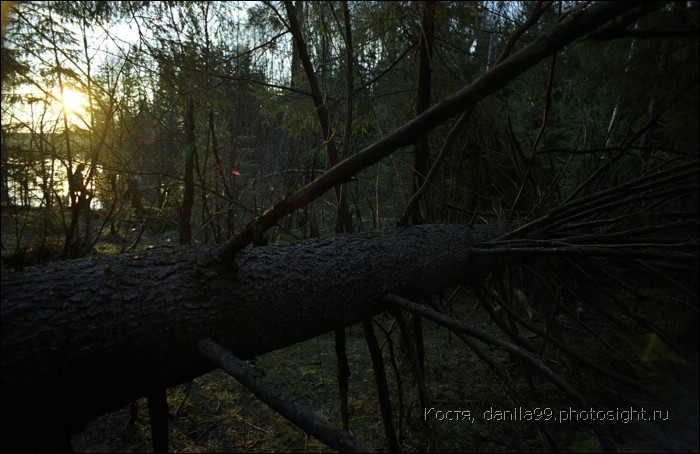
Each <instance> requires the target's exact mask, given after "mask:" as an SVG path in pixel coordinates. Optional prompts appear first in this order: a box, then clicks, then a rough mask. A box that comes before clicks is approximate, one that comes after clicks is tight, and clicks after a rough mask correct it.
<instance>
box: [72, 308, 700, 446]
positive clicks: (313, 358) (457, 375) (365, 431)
mask: <svg viewBox="0 0 700 454" xmlns="http://www.w3.org/2000/svg"><path fill="white" fill-rule="evenodd" d="M466 309H467V310H469V308H466ZM377 321H378V322H379V323H382V324H383V325H384V326H385V328H387V327H389V326H390V323H391V320H390V318H389V317H388V316H386V317H378V318H377ZM424 330H425V343H426V360H427V361H426V370H427V371H428V377H427V378H428V385H429V389H430V395H431V399H432V406H433V407H434V408H435V410H434V411H433V412H432V413H431V416H429V417H428V419H431V418H432V423H433V424H432V430H433V432H432V433H431V432H430V430H431V429H430V428H429V427H428V425H426V424H425V422H426V418H425V412H424V410H423V409H422V408H421V406H420V403H419V399H418V393H417V389H416V384H415V381H414V380H413V379H412V375H411V373H410V372H408V371H407V370H406V367H405V366H406V365H405V364H403V365H401V366H400V369H401V370H402V379H403V384H402V398H403V404H402V406H401V408H402V410H401V411H400V413H401V415H402V418H403V420H402V421H401V422H399V421H398V420H397V418H396V417H395V419H394V424H395V425H396V427H397V432H398V433H399V434H400V437H401V445H402V449H403V451H405V452H435V451H448V452H542V451H545V450H552V449H555V450H556V451H564V452H600V446H599V443H598V440H597V438H596V436H595V434H594V433H593V431H592V429H591V427H590V424H589V423H588V422H581V421H579V422H575V421H569V422H561V423H554V422H543V424H542V425H541V426H540V427H538V425H537V424H536V423H535V422H534V421H533V420H532V419H533V418H530V419H531V420H523V419H522V418H524V416H523V417H522V418H518V417H516V416H515V414H516V412H518V411H519V410H520V409H522V411H525V410H526V409H525V408H522V405H521V404H519V403H518V402H517V401H515V400H514V399H513V398H512V397H511V393H510V392H508V390H507V389H506V388H505V386H504V385H503V383H502V382H501V381H500V380H499V379H498V377H497V376H496V375H495V374H494V373H493V372H492V371H491V370H490V369H489V367H488V366H486V365H485V364H484V363H483V362H481V361H480V360H479V359H478V358H477V357H476V356H475V355H474V354H473V353H472V352H470V350H469V348H467V347H466V346H465V345H464V344H463V343H462V342H461V341H460V340H459V339H457V338H456V337H454V336H451V335H450V334H449V333H448V331H447V330H446V329H444V328H439V327H437V326H435V325H434V324H432V323H430V322H424ZM375 331H377V332H379V331H378V330H377V329H376V328H375ZM380 342H381V337H380ZM334 345H335V344H334V335H333V334H332V333H331V334H327V335H324V336H319V337H317V338H314V339H312V340H309V341H306V342H302V343H299V344H296V345H293V346H290V347H288V348H285V349H281V350H278V351H274V352H271V353H268V354H266V355H263V356H260V357H258V358H257V361H256V362H255V367H257V368H259V369H260V370H262V371H264V373H265V374H266V376H267V377H268V378H269V379H271V380H273V381H274V382H275V383H277V384H278V385H279V386H280V387H282V388H283V389H285V390H286V391H287V392H289V393H290V394H293V395H295V396H296V397H298V398H299V399H301V400H302V401H304V402H306V403H307V404H308V405H309V406H310V407H311V408H313V409H314V411H315V412H316V414H317V415H319V416H321V417H323V418H325V419H327V420H329V421H332V422H334V423H337V424H339V421H340V417H339V405H338V399H337V395H338V391H337V380H336V359H335V347H334ZM387 347H388V346H387V345H386V344H384V348H383V352H384V353H385V355H384V356H385V361H386V363H385V364H386V365H387V367H386V368H387V370H388V371H387V377H388V380H389V387H390V390H391V393H392V408H393V409H394V410H395V414H396V413H398V409H399V407H400V405H401V404H400V403H399V396H398V392H397V390H398V387H397V382H396V376H395V375H394V374H393V373H392V372H391V370H390V369H391V367H390V366H389V364H391V363H390V357H389V356H388V355H387V354H386V353H387V351H388V348H387ZM489 354H491V355H494V356H496V358H499V354H498V353H496V352H494V351H489ZM347 356H348V361H349V364H350V369H351V377H350V391H349V413H350V431H351V433H352V434H353V435H354V436H355V437H356V438H357V439H358V440H359V441H361V442H362V443H364V444H365V445H366V446H368V447H370V449H374V450H377V451H385V452H386V451H388V444H387V442H386V439H385V436H384V429H383V425H382V420H381V415H380V410H379V407H378V404H377V392H376V388H375V381H374V374H373V370H372V365H371V361H370V359H369V353H368V351H367V348H366V344H365V341H364V335H363V332H362V328H361V326H354V327H351V328H349V329H348V330H347ZM498 361H499V363H500V364H499V365H500V366H502V367H504V368H505V370H506V371H507V372H508V374H509V375H511V377H512V378H513V379H514V380H515V381H516V383H518V384H519V386H521V389H520V391H521V392H522V393H523V394H526V395H527V397H528V398H529V399H531V402H532V401H534V402H537V405H536V406H534V408H532V409H533V411H534V412H533V415H541V416H543V418H544V417H545V416H546V415H547V414H548V412H549V411H551V412H554V413H555V414H558V413H559V412H561V411H563V412H566V413H568V411H569V408H570V404H569V403H568V402H567V401H566V400H565V399H563V398H562V396H561V393H560V392H558V390H557V389H556V388H555V387H554V386H553V385H552V384H551V383H550V382H548V381H543V380H541V379H540V378H539V377H536V376H533V377H532V379H533V387H532V388H530V386H529V385H528V383H527V380H524V379H523V375H524V371H523V370H522V368H521V365H520V364H518V363H517V362H513V361H510V360H509V358H508V357H507V355H502V356H501V357H500V358H499V359H498ZM675 385H676V386H680V388H678V389H676V390H675V391H676V392H677V393H678V396H679V397H678V399H681V400H685V399H688V401H686V402H678V405H677V406H676V407H675V408H671V409H669V412H670V419H671V420H672V421H664V422H661V423H651V422H628V423H622V422H608V421H606V422H605V424H606V426H607V429H608V430H609V431H610V432H611V433H612V434H613V436H614V438H615V441H616V442H617V443H618V449H619V450H620V451H621V452H697V449H698V440H697V433H698V432H697V427H698V426H697V422H698V420H697V383H695V384H692V383H685V384H677V383H676V384H675ZM693 387H694V388H693ZM598 391H601V390H600V389H599V390H598ZM692 399H694V401H693V400H692ZM168 401H169V407H170V413H171V420H170V433H169V443H170V449H171V451H173V452H327V451H328V447H326V446H325V445H323V444H322V443H320V442H319V441H318V440H316V439H314V438H313V437H310V436H307V435H306V434H305V433H304V432H303V431H302V430H301V429H298V428H297V427H296V426H294V425H292V424H291V423H289V422H287V421H286V420H285V419H284V418H282V417H281V416H279V415H278V414H276V413H275V412H274V411H273V410H271V409H270V408H268V407H267V406H266V405H265V404H263V403H261V402H260V401H258V400H257V399H256V398H255V396H254V395H253V394H252V393H251V392H249V391H248V390H247V389H246V388H244V387H243V386H242V385H240V384H239V383H238V382H237V381H236V380H234V379H233V378H231V377H229V376H228V375H226V374H225V373H224V372H223V371H221V370H217V371H214V372H212V373H209V374H207V375H204V376H202V377H199V378H198V379H196V380H194V381H193V382H192V383H191V384H185V385H181V386H178V387H176V388H173V389H170V390H169V392H168ZM137 404H138V409H139V413H138V415H139V416H138V418H137V421H136V423H135V424H134V425H129V418H130V408H129V407H125V408H124V409H122V410H120V411H117V412H115V413H112V414H108V415H104V416H102V417H100V418H99V419H97V420H95V421H94V422H92V423H91V424H90V425H89V426H88V428H87V429H86V430H85V431H84V432H83V433H81V434H79V435H76V436H75V437H74V438H73V443H74V447H75V449H76V451H77V452H149V451H150V431H149V426H148V411H147V407H146V402H145V399H142V400H140V401H138V402H137ZM535 408H537V409H539V410H536V409H535ZM636 409H637V410H641V408H636ZM693 409H694V410H693ZM438 410H441V411H442V412H444V413H438V412H437V411H438ZM450 410H452V411H453V413H451V414H450V415H451V418H450V419H452V420H448V418H447V417H442V418H440V417H433V415H435V416H437V415H439V414H440V415H448V413H447V411H450ZM623 410H629V405H627V406H626V407H624V408H623ZM504 411H510V412H511V413H510V414H511V415H513V417H510V416H509V417H505V418H500V419H503V420H500V421H499V420H497V419H499V418H498V417H497V416H498V415H499V413H497V412H501V413H500V414H501V415H508V413H503V412H504ZM538 411H540V413H538ZM693 411H695V413H694V416H693ZM457 412H459V413H457ZM464 412H467V413H464ZM457 415H459V418H458V417H457ZM466 415H469V418H468V419H464V417H465V416H466ZM662 416H664V417H665V416H666V413H665V412H664V413H663V415H662ZM459 419H461V420H459ZM399 424H400V426H399ZM399 427H400V429H399ZM431 439H433V440H435V439H437V440H438V443H439V445H438V446H435V444H434V443H431Z"/></svg>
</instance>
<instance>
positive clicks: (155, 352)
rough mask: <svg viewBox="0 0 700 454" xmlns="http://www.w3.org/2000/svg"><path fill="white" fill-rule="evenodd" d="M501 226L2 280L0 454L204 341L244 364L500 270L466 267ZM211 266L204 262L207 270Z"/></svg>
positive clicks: (150, 378) (82, 416) (40, 271)
mask: <svg viewBox="0 0 700 454" xmlns="http://www.w3.org/2000/svg"><path fill="white" fill-rule="evenodd" d="M508 230H509V226H508V225H505V224H498V225H479V226H473V227H467V226H459V225H432V226H420V227H414V228H409V229H404V230H398V231H396V232H392V233H372V234H369V233H367V234H358V235H348V236H339V237H335V238H333V239H327V240H321V241H305V242H299V243H292V244H287V245H281V246H273V247H264V248H255V249H249V250H246V251H243V252H241V253H240V254H239V255H238V257H237V261H238V267H237V269H235V270H234V269H230V268H219V265H217V264H216V261H215V260H210V258H211V257H214V255H213V254H214V253H215V251H216V248H217V246H197V247H174V248H158V249H153V250H150V251H147V252H144V253H138V254H126V255H118V256H110V257H100V258H89V259H81V260H74V261H68V262H62V263H58V264H53V265H50V266H47V267H42V268H29V269H25V270H21V271H4V272H3V274H2V421H3V423H2V448H3V450H5V449H8V450H9V449H26V448H47V447H55V446H57V445H58V444H59V443H60V441H61V440H65V437H66V434H70V433H74V432H76V431H79V430H81V429H82V427H83V425H84V424H85V423H86V422H88V421H90V420H92V419H94V418H95V417H97V416H99V415H100V414H102V413H105V412H108V411H113V410H116V409H119V408H121V407H123V406H124V405H126V404H127V403H128V402H130V401H132V400H134V399H137V398H140V397H143V396H145V395H146V394H148V392H149V391H151V390H153V389H154V388H159V387H171V386H175V385H177V384H180V383H183V382H186V381H189V380H192V379H193V378H196V377H198V376H200V375H202V374H204V373H207V372H209V371H210V370H211V369H212V366H211V363H210V362H209V361H208V360H207V359H206V358H204V357H203V356H202V354H201V353H200V352H199V350H198V348H197V343H198V342H199V341H200V340H202V339H204V338H212V339H214V340H216V341H217V342H218V343H220V344H221V345H223V346H225V347H226V348H228V349H229V350H230V351H231V352H233V353H234V354H235V355H237V356H238V357H240V358H250V357H253V356H256V355H260V354H263V353H266V352H269V351H272V350H274V349H278V348H281V347H285V346H288V345H291V344H294V343H297V342H300V341H303V340H306V339H310V338H312V337H314V336H317V335H319V334H323V333H326V332H329V331H333V330H335V329H339V328H342V327H345V326H348V325H352V324H355V323H358V322H359V321H361V320H363V319H365V318H367V317H370V316H372V315H375V314H377V313H380V312H382V311H384V310H385V308H386V306H385V303H383V302H382V297H383V295H384V294H385V293H386V292H391V293H394V294H397V295H401V296H404V297H408V298H418V297H420V296H424V295H428V294H431V293H435V292H437V291H439V290H441V289H444V288H447V287H451V286H454V285H457V284H460V283H465V282H468V281H470V280H472V279H477V278H479V277H480V276H482V275H483V274H484V273H487V272H488V271H489V270H492V269H495V268H498V267H500V266H502V264H501V263H500V262H499V260H498V259H497V258H486V257H480V258H478V259H476V258H474V259H473V258H472V257H471V255H470V253H469V248H470V247H471V245H473V244H474V243H475V242H480V241H487V240H490V239H493V238H496V237H498V236H500V235H502V234H504V233H506V232H507V231H508ZM212 264H213V265H212Z"/></svg>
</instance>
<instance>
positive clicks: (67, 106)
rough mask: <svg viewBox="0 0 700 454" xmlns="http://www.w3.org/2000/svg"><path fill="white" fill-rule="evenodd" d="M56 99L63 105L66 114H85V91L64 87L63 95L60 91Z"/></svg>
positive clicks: (82, 115)
mask: <svg viewBox="0 0 700 454" xmlns="http://www.w3.org/2000/svg"><path fill="white" fill-rule="evenodd" d="M56 99H57V100H58V101H59V102H60V103H61V105H62V106H63V109H64V110H65V112H66V115H71V114H74V115H76V116H77V117H84V116H85V109H86V108H87V97H86V96H85V93H83V92H81V91H79V90H76V89H75V88H72V87H64V88H63V95H61V93H60V91H59V92H58V94H57V96H56Z"/></svg>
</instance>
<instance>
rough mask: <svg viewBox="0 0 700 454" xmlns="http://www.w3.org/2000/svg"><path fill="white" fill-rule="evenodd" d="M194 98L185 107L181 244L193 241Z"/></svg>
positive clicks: (180, 224)
mask: <svg viewBox="0 0 700 454" xmlns="http://www.w3.org/2000/svg"><path fill="white" fill-rule="evenodd" d="M194 140H195V136H194V100H193V99H192V98H191V97H190V98H187V105H186V107H185V150H184V151H185V194H184V197H183V199H182V207H181V208H180V219H179V225H178V227H179V233H180V244H189V243H191V242H192V226H191V220H192V207H193V206H194V154H195V142H194Z"/></svg>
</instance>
